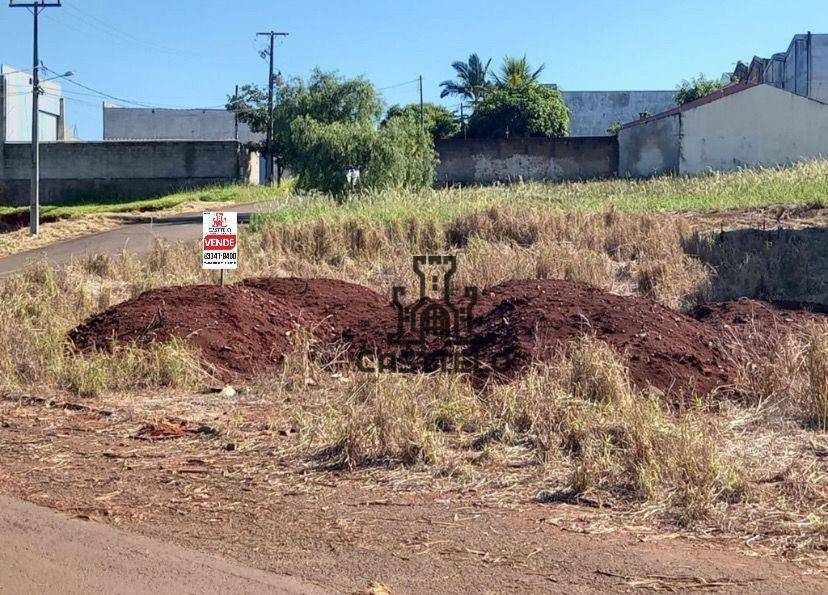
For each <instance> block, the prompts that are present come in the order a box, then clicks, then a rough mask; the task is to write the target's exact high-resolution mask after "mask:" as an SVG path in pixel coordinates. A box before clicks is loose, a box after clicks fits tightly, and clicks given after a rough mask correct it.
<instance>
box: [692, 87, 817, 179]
mask: <svg viewBox="0 0 828 595" xmlns="http://www.w3.org/2000/svg"><path fill="white" fill-rule="evenodd" d="M821 156H828V105H826V104H824V103H820V102H818V101H815V100H812V99H808V98H806V97H801V96H799V95H794V94H793V93H790V92H788V91H784V90H782V89H777V88H776V87H772V86H770V85H758V86H756V87H751V88H748V89H745V90H744V91H740V92H739V93H734V94H732V95H728V96H726V97H723V98H721V99H718V100H716V101H713V102H711V103H708V104H705V105H701V106H698V107H696V108H692V109H689V110H687V111H685V112H682V114H681V156H680V159H679V172H680V173H682V174H695V173H702V172H706V171H708V170H715V171H729V170H734V169H738V168H739V167H757V166H774V165H784V164H789V163H792V162H795V161H800V160H803V159H809V158H817V157H821Z"/></svg>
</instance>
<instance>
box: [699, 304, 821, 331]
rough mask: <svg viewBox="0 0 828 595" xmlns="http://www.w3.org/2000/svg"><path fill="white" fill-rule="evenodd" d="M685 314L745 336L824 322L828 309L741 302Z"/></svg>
mask: <svg viewBox="0 0 828 595" xmlns="http://www.w3.org/2000/svg"><path fill="white" fill-rule="evenodd" d="M688 314H689V315H690V316H692V317H693V318H695V319H696V320H699V321H701V322H704V323H705V324H708V325H710V326H712V327H715V328H717V329H720V330H725V329H730V330H732V331H733V332H736V333H738V334H746V333H750V332H751V331H752V330H754V329H758V330H762V331H766V330H768V329H785V328H790V327H795V326H798V325H801V324H803V323H808V322H812V321H817V320H825V319H826V316H828V307H826V306H823V305H821V304H811V303H804V302H785V301H774V302H763V301H759V300H751V299H745V298H743V299H740V300H733V301H729V302H716V303H710V304H704V305H702V306H698V307H696V308H694V309H693V310H691V311H690V312H689V313H688Z"/></svg>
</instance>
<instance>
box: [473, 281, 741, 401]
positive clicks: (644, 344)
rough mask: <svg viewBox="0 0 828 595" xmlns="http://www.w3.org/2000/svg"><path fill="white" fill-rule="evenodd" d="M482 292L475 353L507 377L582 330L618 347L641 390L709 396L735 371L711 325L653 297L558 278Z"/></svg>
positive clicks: (559, 347)
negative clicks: (647, 298) (632, 295)
mask: <svg viewBox="0 0 828 595" xmlns="http://www.w3.org/2000/svg"><path fill="white" fill-rule="evenodd" d="M481 298H482V299H481V300H480V304H479V306H478V307H477V310H478V311H479V312H482V314H481V315H480V316H479V317H478V318H477V319H476V320H475V325H474V326H475V339H474V342H473V344H472V346H471V347H470V353H471V354H473V355H474V356H476V357H478V358H480V359H481V360H483V361H486V362H490V363H491V364H492V365H493V366H494V367H495V368H496V369H498V370H500V371H502V372H504V373H505V375H506V376H514V375H515V374H517V373H518V372H519V371H520V370H521V369H523V368H525V367H526V366H527V365H529V364H530V363H531V362H532V360H533V359H541V360H543V359H548V358H550V357H552V356H553V355H554V354H556V353H558V352H560V350H562V349H566V347H567V345H568V343H569V341H570V340H571V339H572V338H574V337H577V336H579V335H581V334H584V333H591V334H594V335H595V336H596V337H597V338H599V339H601V340H603V341H605V342H607V343H608V344H610V345H612V346H613V347H615V348H616V350H617V351H618V352H619V353H620V354H622V356H623V358H624V360H625V363H626V364H627V365H628V366H629V369H630V376H631V379H632V381H633V382H634V384H635V385H636V386H638V387H639V388H645V387H647V386H648V385H650V386H653V387H655V388H658V389H660V390H663V391H670V390H677V391H684V390H694V391H696V392H698V393H700V394H707V393H709V392H710V391H712V390H713V389H714V388H716V387H718V386H721V385H724V384H727V382H728V379H729V376H730V370H728V369H727V368H726V367H725V363H724V362H725V358H724V357H723V354H722V352H721V350H720V348H719V347H718V344H719V341H718V335H717V333H716V332H715V331H714V330H713V329H711V328H709V327H708V326H707V325H705V324H703V323H700V322H698V321H696V320H694V319H693V318H690V317H689V316H685V315H683V314H681V313H678V312H675V311H673V310H670V309H669V308H666V307H664V306H662V305H661V304H658V303H656V302H654V301H651V300H645V299H641V298H636V297H628V296H619V295H615V294H611V293H607V292H605V291H602V290H600V289H596V288H593V287H590V286H587V285H583V284H580V283H573V282H568V281H558V280H525V281H510V282H507V283H504V284H501V285H498V286H496V287H492V288H490V289H488V290H486V291H485V292H483V294H482V296H481Z"/></svg>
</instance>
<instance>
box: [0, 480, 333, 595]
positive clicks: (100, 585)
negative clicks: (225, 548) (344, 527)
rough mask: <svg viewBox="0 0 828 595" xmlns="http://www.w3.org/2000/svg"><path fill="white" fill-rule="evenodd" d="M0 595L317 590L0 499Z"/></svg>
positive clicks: (180, 549)
mask: <svg viewBox="0 0 828 595" xmlns="http://www.w3.org/2000/svg"><path fill="white" fill-rule="evenodd" d="M0 543H2V546H0V593H72V594H74V593H84V594H86V593H147V594H152V595H159V594H162V593H227V594H235V593H238V594H242V593H245V594H246V593H282V594H287V593H323V591H322V590H321V589H320V588H319V587H316V586H314V585H309V584H303V583H301V582H300V581H298V580H296V579H293V578H291V577H286V576H280V575H276V574H271V573H269V572H264V571H261V570H256V569H255V568H250V567H247V566H242V565H239V564H236V563H234V562H230V561H228V560H223V559H221V558H217V557H214V556H209V555H206V554H201V553H198V552H194V551H191V550H186V549H183V548H180V547H177V546H172V545H169V544H165V543H162V542H159V541H155V540H152V539H148V538H146V537H142V536H140V535H133V534H130V533H125V532H123V531H119V530H116V529H113V528H111V527H108V526H106V525H99V524H97V523H94V522H91V521H81V520H78V519H69V518H66V517H63V516H61V515H59V514H58V513H56V512H53V511H52V510H50V509H48V508H42V507H40V506H35V505H33V504H29V503H27V502H20V501H18V500H12V499H10V498H5V497H2V496H0Z"/></svg>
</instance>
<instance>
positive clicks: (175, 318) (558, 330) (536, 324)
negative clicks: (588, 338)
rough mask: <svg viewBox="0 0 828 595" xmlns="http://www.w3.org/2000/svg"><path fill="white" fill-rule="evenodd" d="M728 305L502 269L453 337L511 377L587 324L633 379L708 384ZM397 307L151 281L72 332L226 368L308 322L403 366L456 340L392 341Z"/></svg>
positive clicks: (266, 284)
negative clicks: (157, 346) (681, 303)
mask: <svg viewBox="0 0 828 595" xmlns="http://www.w3.org/2000/svg"><path fill="white" fill-rule="evenodd" d="M429 304H430V302H424V303H423V304H422V305H423V307H424V309H427V307H428V306H429ZM467 304H468V302H467V300H466V298H462V299H458V300H455V301H454V302H453V305H454V307H455V312H460V313H465V312H466V305H467ZM739 307H740V308H741V307H742V306H739ZM727 308H728V307H725V306H721V305H714V307H712V308H710V309H709V312H707V311H702V310H697V311H695V312H694V316H692V317H691V316H686V315H684V314H681V313H678V312H675V311H673V310H670V309H668V308H666V307H664V306H662V305H660V304H658V303H656V302H653V301H650V300H645V299H640V298H636V297H625V296H618V295H614V294H610V293H607V292H605V291H602V290H599V289H596V288H592V287H589V286H586V285H582V284H579V283H572V282H567V281H558V280H522V281H510V282H507V283H503V284H501V285H498V286H495V287H492V288H490V289H488V290H486V291H484V292H482V293H481V294H480V296H479V297H478V299H477V303H476V304H475V305H474V307H473V309H472V315H471V317H470V320H471V323H470V325H469V326H466V325H465V324H461V334H463V335H464V337H463V340H462V341H461V342H462V346H461V347H460V348H459V349H461V350H462V354H463V356H464V357H467V358H473V359H474V360H475V361H476V362H477V368H478V369H477V370H476V372H475V375H476V377H477V379H478V380H486V379H489V378H492V377H494V378H495V379H508V378H512V377H514V376H516V375H517V374H519V373H520V372H521V371H522V370H523V369H525V368H526V367H527V366H528V365H530V364H531V363H532V362H533V361H536V360H544V359H548V358H550V357H553V356H554V355H555V354H558V353H560V352H561V351H562V350H566V348H567V347H568V344H569V341H570V340H571V339H572V338H574V337H577V336H579V335H581V334H583V333H592V334H594V335H595V336H596V337H598V338H599V339H602V340H604V341H606V342H607V343H609V344H610V345H612V346H613V347H615V348H616V349H617V350H618V352H619V353H620V354H621V355H622V357H623V358H624V361H625V362H626V364H627V365H628V366H629V368H630V375H631V378H632V380H633V382H634V383H635V385H636V386H638V387H639V388H645V387H647V386H653V387H655V388H658V389H660V390H663V391H687V390H691V391H694V392H696V393H698V394H708V393H710V392H711V391H712V390H713V389H715V388H716V387H719V386H722V385H726V384H728V382H729V379H730V377H731V372H732V371H731V370H730V369H728V368H727V364H726V362H727V358H726V357H724V354H723V352H722V350H721V348H720V347H719V345H720V344H721V341H720V339H721V330H720V327H719V326H718V324H719V321H721V320H724V319H725V318H726V317H727V316H729V315H730V314H726V313H727V312H730V313H731V314H733V313H735V312H736V311H737V309H736V307H735V306H731V307H730V310H728V309H727ZM760 310H761V309H760ZM705 312H707V313H705ZM397 315H398V312H397V310H396V308H395V307H394V306H393V305H392V304H391V303H390V299H389V298H388V297H385V296H382V295H380V294H378V293H376V292H374V291H371V290H370V289H367V288H365V287H362V286H360V285H355V284H352V283H346V282H344V281H338V280H333V279H296V278H261V279H247V280H245V281H243V282H241V283H239V284H237V285H233V286H229V287H215V286H191V287H170V288H165V289H158V290H152V291H148V292H146V293H144V294H142V295H141V296H139V297H138V298H136V299H133V300H130V301H128V302H124V303H123V304H119V305H117V306H115V307H113V308H110V309H109V310H106V311H105V312H102V313H100V314H97V315H95V316H93V317H92V318H90V319H89V320H88V321H87V322H85V323H84V324H83V325H81V326H79V327H78V328H76V329H75V330H73V331H72V332H71V333H70V334H69V338H70V339H71V340H72V341H73V342H74V344H75V345H76V347H77V348H79V349H81V350H85V351H91V350H94V349H101V348H103V349H109V348H111V346H112V345H113V344H117V343H120V344H124V343H136V344H138V345H148V344H151V343H152V342H155V341H164V340H168V339H169V338H171V337H178V338H182V339H185V340H187V341H189V342H191V343H192V344H193V345H195V346H196V347H198V348H200V349H201V350H202V353H203V356H204V359H205V360H206V361H207V362H208V363H210V364H212V365H213V366H215V367H216V369H217V370H218V371H219V373H220V374H223V375H224V376H225V377H226V379H228V380H230V379H233V380H239V379H241V380H244V379H249V378H251V377H252V376H254V375H255V374H257V373H261V372H266V371H268V370H272V369H274V368H276V367H277V366H278V365H279V363H280V362H281V361H282V359H283V357H284V355H285V354H286V353H288V352H289V351H290V349H291V347H292V337H293V333H294V331H295V329H296V327H297V325H301V326H307V327H311V328H313V329H314V333H315V334H316V336H317V338H318V339H319V342H320V344H321V346H322V347H327V346H332V345H333V344H334V343H344V344H347V345H348V349H349V352H350V354H351V355H352V356H355V355H356V354H358V353H363V354H364V353H365V352H366V351H368V352H372V353H373V352H379V353H388V352H393V353H396V354H397V355H398V357H399V359H400V360H401V361H406V358H409V359H410V361H409V364H411V365H409V366H408V369H409V370H411V369H413V370H415V371H417V370H421V369H430V364H429V363H428V362H426V363H423V360H422V359H419V360H418V359H417V357H413V358H412V356H411V352H412V351H414V352H416V351H417V350H420V351H425V352H426V353H427V354H428V355H429V358H431V360H432V362H431V363H434V362H433V360H439V359H440V358H443V357H450V356H451V355H452V354H453V353H456V352H457V350H458V347H457V346H456V345H455V341H454V340H453V339H446V338H445V337H442V336H431V337H429V338H427V340H426V342H425V344H424V345H412V344H408V345H402V346H401V345H399V344H396V343H391V342H389V337H390V336H391V335H393V334H394V333H395V331H397V330H398V317H397ZM408 323H409V321H408V320H407V319H406V321H405V324H408ZM406 338H407V339H410V338H411V336H410V334H407V335H406ZM113 341H114V343H113ZM415 355H416V354H415ZM412 362H414V363H412ZM416 362H419V363H416Z"/></svg>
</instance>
